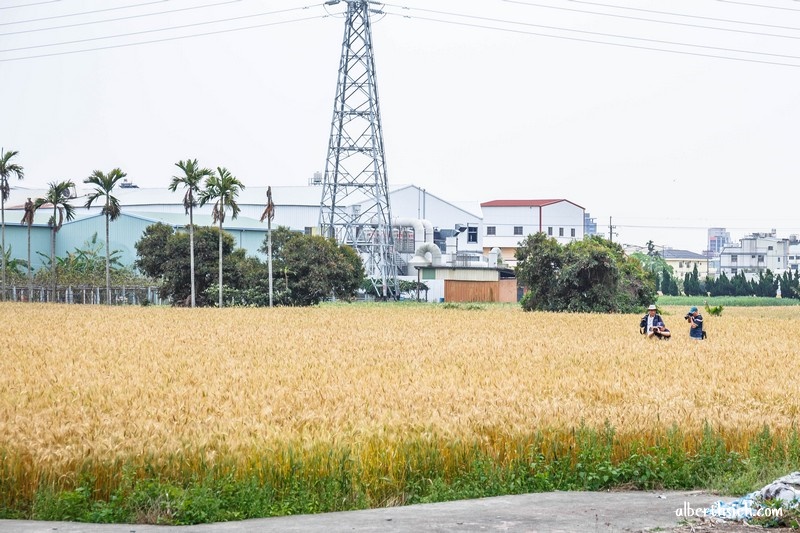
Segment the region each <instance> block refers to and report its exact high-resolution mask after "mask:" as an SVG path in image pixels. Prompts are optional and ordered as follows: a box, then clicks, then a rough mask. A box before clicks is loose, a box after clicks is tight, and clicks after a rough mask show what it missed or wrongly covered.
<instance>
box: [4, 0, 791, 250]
mask: <svg viewBox="0 0 800 533" xmlns="http://www.w3.org/2000/svg"><path fill="white" fill-rule="evenodd" d="M396 2H397V3H391V4H376V5H375V8H376V9H377V8H381V7H382V8H383V10H384V12H385V13H386V14H385V15H383V16H379V15H373V39H374V42H375V61H376V66H377V78H378V85H379V93H380V105H381V111H382V120H383V131H384V139H385V143H386V163H387V171H388V179H389V182H390V184H408V183H413V184H415V185H418V186H420V187H423V188H425V189H427V190H429V191H430V192H431V193H433V194H436V195H439V196H441V197H443V198H445V199H448V200H453V201H464V200H472V201H479V202H482V201H489V200H495V199H510V198H517V199H537V198H567V199H569V200H571V201H573V202H575V203H577V204H579V205H581V206H583V207H584V208H586V210H587V211H588V212H590V213H591V215H592V216H593V217H595V218H596V219H597V222H598V224H599V225H600V226H601V228H600V231H601V232H603V231H605V232H607V231H608V224H609V217H611V218H612V221H613V224H614V225H615V226H616V230H615V231H616V233H617V235H615V236H614V240H616V241H619V242H623V243H629V244H644V243H645V242H646V241H647V240H650V239H652V240H653V241H654V242H655V243H656V244H657V245H660V246H671V247H675V248H686V249H690V250H693V251H697V252H700V251H702V250H703V249H704V248H705V242H706V228H708V227H710V226H711V227H713V226H722V227H727V228H728V230H729V231H730V232H731V235H732V236H733V237H734V238H737V237H740V236H742V235H743V234H746V233H751V232H754V231H769V230H770V229H772V228H775V229H777V231H778V234H779V235H780V236H788V235H789V234H790V233H800V214H798V209H797V205H798V201H799V200H800V195H798V194H797V192H798V187H797V180H796V176H797V175H798V172H799V171H800V165H798V159H800V156H799V154H800V149H799V148H800V145H799V143H798V141H799V140H800V139H798V130H799V129H800V2H798V1H797V0H752V1H749V0H743V1H741V2H734V1H724V0H596V1H576V0H519V1H515V2H511V1H508V0H481V1H478V0H396ZM23 5H27V7H18V6H23ZM199 6H209V7H203V8H199ZM767 6H771V7H767ZM303 7H307V9H298V8H303ZM186 8H194V9H186ZM406 8H408V9H406ZM344 9H345V3H344V2H342V3H340V4H339V5H334V6H328V7H327V8H326V7H325V6H323V4H322V3H321V2H317V3H314V2H307V1H303V0H238V1H225V0H161V1H154V0H51V1H45V0H0V101H1V102H2V103H3V113H2V115H0V145H2V146H3V148H5V149H6V150H8V149H12V150H18V151H19V152H20V155H19V156H18V158H17V161H18V162H19V163H20V164H22V165H23V166H24V167H25V174H26V178H25V181H24V182H20V183H19V185H23V186H29V187H33V186H45V185H46V184H47V183H48V182H50V181H54V180H61V179H73V180H75V181H76V182H79V181H81V180H83V179H84V178H85V177H86V176H88V175H89V174H90V173H91V172H92V171H93V170H95V169H100V170H103V171H109V170H111V169H112V168H114V167H120V168H122V169H123V170H124V171H126V172H127V173H128V177H129V179H130V180H131V181H133V182H134V183H136V184H138V185H139V186H143V187H161V186H163V187H166V186H167V184H168V183H169V180H170V177H171V176H172V175H173V174H175V172H176V170H177V169H176V168H175V167H174V166H173V165H174V163H175V162H176V161H178V160H180V159H186V158H198V159H199V161H200V163H201V164H202V165H204V166H209V167H217V166H225V167H227V168H228V169H229V170H231V172H232V173H233V174H234V175H236V176H237V177H238V178H239V179H240V180H241V181H242V182H243V183H244V184H245V185H246V186H266V185H305V184H307V182H308V180H309V178H311V177H312V175H313V173H314V172H315V171H323V170H324V164H325V159H326V155H327V154H326V150H327V143H328V136H329V134H330V121H331V115H332V111H333V97H334V92H335V88H336V75H337V71H338V67H339V59H340V55H341V42H342V35H343V30H344V19H343V18H342V17H341V13H342V12H343V11H344ZM176 10H180V11H176ZM169 11H172V12H171V13H168V12H169ZM277 11H282V12H281V13H276V12H277ZM86 12H93V13H86ZM80 13H86V14H80ZM601 13H605V14H606V15H602V14H601ZM147 14H152V15H147ZM326 15H328V16H326ZM609 15H611V16H609ZM37 19H38V20H37ZM110 19H120V20H114V21H112V20H110ZM26 21H27V22H26ZM99 21H102V22H99ZM657 21H662V22H657ZM735 21H738V22H735ZM664 22H669V24H667V23H664ZM176 26H185V27H183V28H176ZM165 28H172V29H166V30H164V31H160V30H162V29H165ZM715 28H716V29H715ZM231 30H236V31H231ZM570 30H571V31H570ZM726 30H727V31H726ZM731 30H732V31H731ZM124 34H128V35H124ZM183 36H189V37H188V38H178V37H183ZM106 37H113V38H106ZM623 37H628V38H623ZM147 41H160V42H150V43H149V44H138V45H134V46H128V45H130V44H132V43H144V42H147ZM59 43H71V44H59ZM601 43H615V44H612V45H610V44H601ZM51 45H55V46H51ZM620 45H622V46H620ZM689 45H694V46H689ZM87 49H94V50H92V51H84V52H78V53H68V52H75V51H81V50H87ZM661 50H673V51H679V52H682V53H674V52H666V51H661ZM708 56H722V57H728V58H736V59H735V60H731V59H722V58H717V57H708ZM745 60H748V61H745ZM15 185H16V184H15ZM276 201H277V202H278V203H279V202H280V199H277V198H276Z"/></svg>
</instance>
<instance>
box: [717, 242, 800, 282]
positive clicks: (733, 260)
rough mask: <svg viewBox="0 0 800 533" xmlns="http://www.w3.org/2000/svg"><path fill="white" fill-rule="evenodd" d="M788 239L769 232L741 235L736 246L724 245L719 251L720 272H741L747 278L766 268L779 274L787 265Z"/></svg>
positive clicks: (733, 273) (731, 274) (732, 273)
mask: <svg viewBox="0 0 800 533" xmlns="http://www.w3.org/2000/svg"><path fill="white" fill-rule="evenodd" d="M789 256H790V253H789V239H781V238H778V237H776V236H775V231H772V232H771V233H754V234H752V235H749V236H747V237H743V238H742V239H740V241H739V245H738V246H726V247H725V248H723V249H722V252H721V253H720V272H724V273H725V275H726V276H728V277H731V276H735V275H736V274H738V273H739V272H743V273H744V274H745V275H747V277H748V278H750V277H756V276H758V274H759V273H760V272H765V271H766V270H767V269H769V270H770V271H772V272H773V273H774V274H781V273H783V271H784V270H786V269H787V268H790V266H789Z"/></svg>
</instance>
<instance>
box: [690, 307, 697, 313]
mask: <svg viewBox="0 0 800 533" xmlns="http://www.w3.org/2000/svg"><path fill="white" fill-rule="evenodd" d="M689 312H690V313H696V312H697V308H696V307H692V308H691V309H689Z"/></svg>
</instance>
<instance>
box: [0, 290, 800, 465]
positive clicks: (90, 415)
mask: <svg viewBox="0 0 800 533" xmlns="http://www.w3.org/2000/svg"><path fill="white" fill-rule="evenodd" d="M0 310H2V317H3V318H2V326H3V327H2V328H0V346H2V353H3V356H2V357H0V450H2V451H3V454H4V455H5V456H6V457H14V456H18V457H26V458H27V461H30V463H31V464H34V465H36V468H37V469H41V470H48V471H59V469H61V468H63V469H65V470H66V469H69V468H70V465H75V464H78V463H80V462H81V461H85V460H87V459H91V460H99V461H116V460H122V459H127V458H135V457H143V456H149V457H160V456H169V455H174V454H181V453H189V452H193V451H196V450H203V453H204V454H206V456H207V459H210V460H213V455H214V454H215V453H224V454H226V455H228V456H231V457H236V456H237V454H241V455H242V456H245V455H247V454H248V453H250V452H252V451H253V450H265V449H270V448H271V447H275V446H280V445H281V444H282V443H287V442H292V443H300V444H301V445H305V446H314V445H316V444H318V443H337V442H346V443H349V444H353V445H357V444H358V443H359V442H367V441H374V440H375V439H379V440H383V441H386V440H392V439H405V438H409V437H415V436H423V437H424V436H425V435H436V436H437V438H444V439H450V440H462V441H463V440H471V439H481V438H487V436H488V437H492V438H493V439H500V438H501V436H502V435H512V434H520V433H526V432H533V431H537V430H548V429H551V430H560V429H568V428H572V427H576V426H578V425H579V424H581V422H583V423H585V424H587V425H589V426H598V427H601V426H602V425H603V424H604V423H606V422H608V423H610V424H611V425H613V427H614V428H615V429H616V430H617V432H618V434H620V435H625V434H630V435H640V436H646V435H648V434H658V433H661V432H663V430H664V429H665V428H668V427H670V426H672V425H677V426H678V427H680V428H681V429H682V430H684V431H686V432H687V434H691V433H692V432H700V431H701V430H702V427H703V425H704V423H706V422H708V423H710V424H711V425H712V426H713V428H714V429H715V430H719V431H720V432H721V433H722V434H728V435H730V436H731V437H732V438H734V437H735V436H736V435H739V436H740V437H741V438H743V439H745V438H747V436H748V435H753V434H754V433H756V432H758V431H759V430H760V429H761V428H762V427H763V426H764V425H765V424H767V425H769V426H770V428H771V429H773V430H775V431H777V432H780V431H783V430H788V429H790V428H791V427H792V426H796V425H797V423H798V418H799V417H800V397H799V396H798V395H797V394H796V393H795V391H794V380H795V379H796V377H797V376H798V375H800V357H798V354H797V348H796V346H797V344H796V342H795V341H794V337H795V332H796V331H798V330H800V307H776V308H733V307H731V308H726V309H725V311H724V314H723V315H722V316H721V317H706V324H707V326H706V329H707V330H708V332H709V337H710V338H709V340H708V341H705V342H697V341H692V340H690V339H689V338H688V326H687V325H686V324H685V322H684V321H683V320H682V316H683V314H684V313H685V311H686V310H685V309H684V308H682V307H681V308H667V309H666V310H665V315H664V316H665V320H666V322H667V325H668V326H669V327H670V328H671V329H672V331H673V334H674V338H673V339H672V340H671V341H669V342H659V341H654V340H653V341H648V340H646V339H645V338H644V337H642V336H641V335H639V333H638V323H639V316H638V315H582V314H550V313H524V312H522V311H521V310H520V309H519V308H518V307H517V306H496V307H495V306H487V307H486V308H485V309H479V310H468V309H447V308H442V307H441V306H436V305H431V306H417V305H409V306H404V305H386V306H381V305H356V304H353V305H334V306H322V307H317V308H275V309H222V310H219V309H194V310H192V309H171V308H156V307H144V308H139V307H114V308H107V307H104V306H92V307H89V306H57V305H36V304H11V303H8V304H0Z"/></svg>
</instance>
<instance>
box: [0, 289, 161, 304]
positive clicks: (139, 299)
mask: <svg viewBox="0 0 800 533" xmlns="http://www.w3.org/2000/svg"><path fill="white" fill-rule="evenodd" d="M3 296H4V298H3V300H6V301H14V302H55V303H67V304H105V303H107V300H106V296H107V293H106V288H105V287H96V286H88V285H79V286H67V287H57V288H56V290H55V293H54V292H53V287H52V286H49V287H46V286H43V285H34V286H33V287H32V288H30V289H29V288H28V286H27V285H22V286H20V285H6V291H5V294H4V295H3ZM111 303H112V305H142V304H145V303H148V304H156V305H158V304H161V303H162V301H161V297H160V296H159V295H158V289H157V288H156V287H136V286H132V287H127V286H125V285H123V286H121V287H111Z"/></svg>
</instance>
